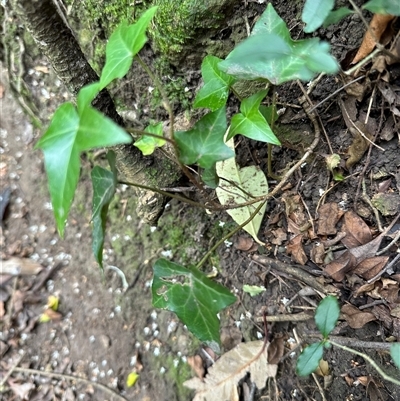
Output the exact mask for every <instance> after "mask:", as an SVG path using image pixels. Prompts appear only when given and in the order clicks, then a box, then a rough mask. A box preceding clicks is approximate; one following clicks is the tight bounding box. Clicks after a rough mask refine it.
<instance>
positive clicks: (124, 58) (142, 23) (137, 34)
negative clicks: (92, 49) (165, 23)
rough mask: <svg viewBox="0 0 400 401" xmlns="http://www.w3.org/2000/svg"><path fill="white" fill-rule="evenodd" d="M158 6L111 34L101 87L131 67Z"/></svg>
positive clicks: (123, 24)
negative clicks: (133, 22)
mask: <svg viewBox="0 0 400 401" xmlns="http://www.w3.org/2000/svg"><path fill="white" fill-rule="evenodd" d="M157 8H158V7H151V8H149V9H148V10H147V11H145V12H144V13H143V15H142V16H141V17H140V18H139V20H138V21H137V22H136V23H135V24H132V25H128V24H127V22H126V21H125V22H123V23H122V24H121V25H120V26H119V27H118V28H117V29H116V30H115V31H114V32H113V34H112V35H111V37H110V39H109V41H108V43H107V47H106V64H105V65H104V67H103V70H102V72H101V77H100V89H103V88H105V87H106V86H107V85H108V84H109V83H110V82H111V81H113V80H114V79H115V78H122V77H123V76H125V74H126V73H127V72H128V70H129V68H131V65H132V61H133V57H134V56H135V55H136V54H137V53H138V52H139V51H140V50H141V49H142V47H143V46H144V44H145V43H146V41H147V37H146V29H147V27H148V25H149V23H150V21H151V20H152V18H153V17H154V14H155V13H156V11H157Z"/></svg>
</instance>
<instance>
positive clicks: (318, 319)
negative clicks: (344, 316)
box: [314, 295, 340, 338]
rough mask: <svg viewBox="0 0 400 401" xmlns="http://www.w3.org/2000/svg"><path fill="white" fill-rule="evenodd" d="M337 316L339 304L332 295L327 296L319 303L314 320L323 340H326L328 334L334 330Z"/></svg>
mask: <svg viewBox="0 0 400 401" xmlns="http://www.w3.org/2000/svg"><path fill="white" fill-rule="evenodd" d="M339 315H340V308H339V303H338V300H337V298H336V297H334V296H333V295H328V296H327V297H325V298H324V299H323V300H322V301H321V302H320V303H319V305H318V307H317V310H316V311H315V316H314V319H315V324H316V325H317V327H318V330H319V331H320V332H321V334H322V335H323V336H324V338H327V337H328V335H329V333H330V332H331V331H332V330H333V329H334V328H335V326H336V322H337V321H338V319H339Z"/></svg>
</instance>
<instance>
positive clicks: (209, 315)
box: [152, 259, 236, 351]
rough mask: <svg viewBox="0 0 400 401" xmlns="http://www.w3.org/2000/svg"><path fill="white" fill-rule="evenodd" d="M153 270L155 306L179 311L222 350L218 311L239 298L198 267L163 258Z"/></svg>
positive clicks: (191, 327) (204, 338) (199, 335)
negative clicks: (187, 266) (185, 265)
mask: <svg viewBox="0 0 400 401" xmlns="http://www.w3.org/2000/svg"><path fill="white" fill-rule="evenodd" d="M153 271H154V278H153V285H152V294H153V305H154V306H155V307H156V308H162V309H168V310H170V311H172V312H175V313H176V315H177V316H178V317H179V319H180V320H181V321H182V322H183V323H184V324H186V326H187V327H188V329H189V330H190V331H191V332H192V333H193V334H194V335H195V336H196V337H197V338H198V339H199V340H201V341H204V342H206V343H208V344H209V346H210V347H211V348H213V349H214V350H216V351H218V350H219V343H220V339H219V320H218V317H217V313H218V312H219V311H220V310H221V309H223V308H226V307H227V306H229V305H231V304H232V303H233V302H235V301H236V297H235V296H233V295H232V294H231V293H230V292H229V290H228V289H227V288H225V287H223V286H222V285H220V284H218V283H216V282H214V281H212V280H210V279H209V278H207V276H206V275H204V274H203V273H201V272H200V271H199V270H198V269H196V268H192V267H190V268H186V267H183V266H180V265H178V264H176V263H173V262H170V261H169V260H166V259H159V260H157V262H156V263H155V265H154V267H153Z"/></svg>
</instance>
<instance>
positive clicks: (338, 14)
mask: <svg viewBox="0 0 400 401" xmlns="http://www.w3.org/2000/svg"><path fill="white" fill-rule="evenodd" d="M350 14H354V11H353V10H350V9H349V8H347V7H340V8H338V9H337V10H334V11H331V12H330V13H329V15H328V16H327V17H326V18H325V21H324V28H326V27H328V26H329V25H333V24H337V23H338V22H339V21H341V20H342V19H343V18H345V17H347V16H348V15H350Z"/></svg>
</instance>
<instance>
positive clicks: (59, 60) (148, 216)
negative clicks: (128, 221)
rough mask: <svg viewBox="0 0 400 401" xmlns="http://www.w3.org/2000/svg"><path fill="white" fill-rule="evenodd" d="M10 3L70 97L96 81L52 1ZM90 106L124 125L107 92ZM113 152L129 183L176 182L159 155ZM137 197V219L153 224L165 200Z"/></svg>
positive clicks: (130, 148) (172, 170) (119, 149)
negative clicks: (148, 155)
mask: <svg viewBox="0 0 400 401" xmlns="http://www.w3.org/2000/svg"><path fill="white" fill-rule="evenodd" d="M14 3H15V4H14V5H15V8H16V10H15V11H17V12H18V14H19V15H20V16H21V18H22V20H23V22H24V24H25V27H26V29H27V30H28V31H29V32H30V34H31V35H32V37H33V39H34V40H35V42H36V44H37V45H38V47H39V49H40V50H41V52H43V54H44V55H45V56H46V57H47V58H48V59H49V61H50V63H51V65H52V67H53V69H54V71H55V72H56V74H57V75H58V77H59V78H60V80H61V81H62V82H63V83H64V84H65V85H66V87H67V89H68V90H69V91H70V92H71V93H72V94H74V95H76V94H77V93H78V92H79V90H80V89H81V88H82V87H83V86H84V85H87V84H90V83H92V82H96V81H98V80H99V77H98V76H97V74H96V72H95V71H94V70H93V69H92V67H91V66H90V64H89V63H88V62H87V60H86V58H85V56H84V54H83V52H82V50H81V48H80V46H79V44H78V42H77V40H76V38H75V36H74V34H73V32H72V31H71V29H70V28H69V27H68V26H67V24H66V23H65V22H64V19H63V18H62V16H61V15H60V14H59V13H58V11H57V9H56V7H55V5H54V3H53V2H52V0H14ZM93 106H94V107H96V108H97V109H98V110H99V111H101V112H102V113H104V114H105V115H106V116H108V117H109V118H111V119H112V120H114V121H115V122H116V123H117V124H119V125H121V126H124V122H123V119H122V117H121V116H120V115H119V114H118V112H117V110H116V108H115V105H114V102H113V100H112V99H111V97H110V95H109V93H108V91H107V90H103V91H102V92H101V93H100V94H99V95H98V96H97V98H96V99H95V100H94V102H93ZM114 150H115V152H116V154H117V162H118V169H119V170H120V171H121V172H122V173H123V174H124V176H125V177H126V179H127V180H128V181H130V182H137V183H139V184H142V185H147V186H151V187H156V188H161V187H169V186H173V185H174V183H176V181H177V180H178V179H179V172H178V169H177V167H176V165H175V164H173V162H171V161H170V160H168V159H167V158H165V157H163V155H162V154H161V152H159V153H158V154H155V156H154V157H144V156H143V155H142V154H141V152H140V151H139V150H138V149H137V148H136V147H134V146H132V145H122V146H117V147H115V148H114ZM138 194H139V202H138V209H137V211H138V214H139V216H140V217H142V218H143V219H144V220H146V221H147V222H149V223H151V224H154V223H155V222H156V221H157V219H158V217H159V216H160V214H161V213H162V210H163V206H164V203H165V198H164V197H163V196H162V195H160V194H158V193H154V192H143V191H138Z"/></svg>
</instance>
